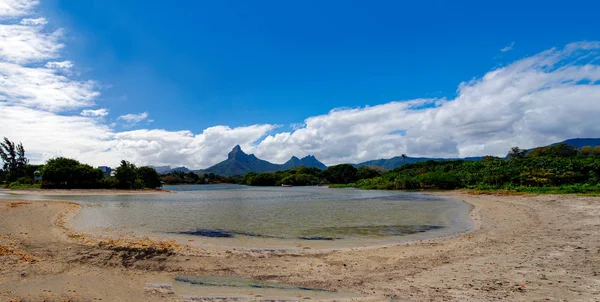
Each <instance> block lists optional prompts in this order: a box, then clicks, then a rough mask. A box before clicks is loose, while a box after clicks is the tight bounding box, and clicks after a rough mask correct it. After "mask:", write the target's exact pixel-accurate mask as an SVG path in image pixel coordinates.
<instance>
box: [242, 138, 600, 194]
mask: <svg viewBox="0 0 600 302" xmlns="http://www.w3.org/2000/svg"><path fill="white" fill-rule="evenodd" d="M241 183H242V184H246V185H252V186H278V185H282V184H283V185H294V186H303V185H316V184H331V185H333V186H334V187H357V188H361V189H381V190H422V189H443V190H445V189H458V188H471V189H484V190H493V189H512V190H518V191H531V192H545V191H548V192H557V193H576V192H586V191H598V190H600V147H594V148H592V147H583V148H582V149H580V150H578V149H576V148H575V147H573V146H570V145H566V144H558V145H555V146H548V147H541V148H536V149H533V150H523V149H519V148H516V147H515V148H512V149H511V150H510V152H509V155H508V156H507V158H498V157H491V156H488V157H484V158H483V160H481V161H464V160H454V161H427V162H420V163H413V164H407V165H403V166H401V167H398V168H396V169H394V170H391V171H387V172H383V171H382V170H381V169H379V168H376V167H360V168H358V169H356V168H354V167H353V166H351V165H347V164H343V165H337V166H332V167H329V168H327V169H326V170H322V171H321V170H318V169H315V168H306V167H298V168H294V169H291V170H288V171H281V172H273V173H259V174H257V173H249V174H247V175H246V176H245V177H244V178H243V179H242V182H241ZM544 188H560V189H561V190H553V191H551V190H544Z"/></svg>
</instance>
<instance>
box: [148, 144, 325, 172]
mask: <svg viewBox="0 0 600 302" xmlns="http://www.w3.org/2000/svg"><path fill="white" fill-rule="evenodd" d="M300 166H304V167H311V168H312V167H314V168H319V169H321V170H324V169H327V166H325V165H324V164H323V163H322V162H320V161H319V160H318V159H316V158H315V157H314V156H312V155H309V156H306V157H303V158H298V157H296V156H292V158H290V159H289V160H288V161H287V162H285V163H284V164H281V165H279V164H274V163H271V162H268V161H266V160H262V159H260V158H258V157H256V156H255V155H254V154H246V153H244V151H242V148H241V147H240V146H239V145H238V146H235V147H233V149H232V150H231V151H230V152H229V154H228V155H227V159H226V160H224V161H222V162H220V163H218V164H216V165H214V166H212V167H210V168H206V169H203V170H190V169H188V168H186V167H176V168H171V167H170V166H151V167H152V168H154V169H155V170H156V171H157V172H158V173H160V174H168V173H171V172H176V171H181V172H184V173H188V172H195V173H203V174H208V173H214V174H217V175H221V176H233V175H245V174H247V173H249V172H255V173H262V172H275V171H284V170H289V169H291V168H294V167H300Z"/></svg>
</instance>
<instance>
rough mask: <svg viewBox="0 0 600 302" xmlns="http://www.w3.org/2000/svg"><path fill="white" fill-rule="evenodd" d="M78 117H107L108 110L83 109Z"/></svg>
mask: <svg viewBox="0 0 600 302" xmlns="http://www.w3.org/2000/svg"><path fill="white" fill-rule="evenodd" d="M80 115H81V116H93V117H101V116H107V115H108V109H106V108H100V109H96V110H92V109H85V110H82V111H81V113H80Z"/></svg>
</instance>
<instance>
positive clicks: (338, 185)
mask: <svg viewBox="0 0 600 302" xmlns="http://www.w3.org/2000/svg"><path fill="white" fill-rule="evenodd" d="M327 186H328V187H330V188H356V184H355V183H349V184H331V185H327Z"/></svg>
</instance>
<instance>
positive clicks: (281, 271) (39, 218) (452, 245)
mask: <svg viewBox="0 0 600 302" xmlns="http://www.w3.org/2000/svg"><path fill="white" fill-rule="evenodd" d="M439 195H441V196H444V197H449V198H457V199H462V200H465V201H467V202H469V203H470V204H472V205H473V206H474V209H473V212H472V217H473V219H474V221H475V223H476V225H477V229H476V230H474V231H473V232H472V233H469V234H465V235H461V236H458V237H455V238H450V239H436V240H429V241H420V242H413V243H409V244H399V245H389V246H385V247H372V248H356V249H341V250H337V251H318V250H294V251H281V250H258V249H257V250H236V249H231V250H223V249H210V248H192V247H186V246H179V245H177V244H172V243H168V242H163V243H161V244H158V243H153V242H148V241H144V240H137V241H134V240H132V239H123V240H116V241H115V240H110V239H107V238H89V237H88V236H82V235H80V234H76V233H74V232H73V231H71V230H69V229H68V228H66V227H65V222H66V221H68V219H69V217H71V216H72V215H73V214H74V213H75V212H76V211H77V209H78V206H77V205H75V204H72V203H67V202H52V201H23V200H4V199H0V300H2V301H5V300H8V301H10V300H11V299H14V300H16V301H21V300H23V301H30V300H32V301H38V300H39V301H44V299H45V300H46V301H53V300H55V301H61V300H72V301H99V300H100V299H102V301H185V299H187V300H188V301H201V299H200V298H199V297H196V298H190V297H187V298H186V297H184V296H183V295H184V294H186V293H184V292H182V291H180V289H179V287H178V286H174V287H172V288H170V287H169V286H168V284H174V278H175V277H176V276H182V275H231V276H237V277H244V278H253V279H257V280H263V281H269V280H273V281H277V282H281V283H286V284H294V285H296V286H299V287H310V288H321V289H326V290H330V291H338V292H343V293H355V294H357V295H360V298H355V300H371V301H391V300H392V299H396V300H400V301H405V300H406V301H490V300H508V301H545V300H549V301H564V300H569V301H598V300H599V299H600V298H599V297H600V240H599V238H600V198H597V197H576V196H555V195H545V196H490V195H477V196H475V195H466V194H462V193H460V192H449V193H440V194H439ZM105 235H106V236H109V235H111V234H105ZM128 240H129V241H128ZM157 284H167V287H166V289H165V288H163V287H161V286H160V285H157ZM239 291H240V292H239V294H240V295H243V296H244V297H245V298H247V299H255V300H260V299H261V297H257V296H256V295H255V293H253V292H249V291H248V290H247V289H240V290H239ZM236 293H237V291H236ZM253 294H254V295H253ZM307 296H310V295H308V294H307ZM340 297H341V296H340ZM301 298H302V297H295V298H294V299H301ZM194 299H195V300H194ZM290 299H291V298H290ZM320 299H321V298H319V297H314V298H312V299H311V300H312V301H315V300H320ZM343 299H346V300H347V299H350V298H343ZM202 301H205V300H202Z"/></svg>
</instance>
